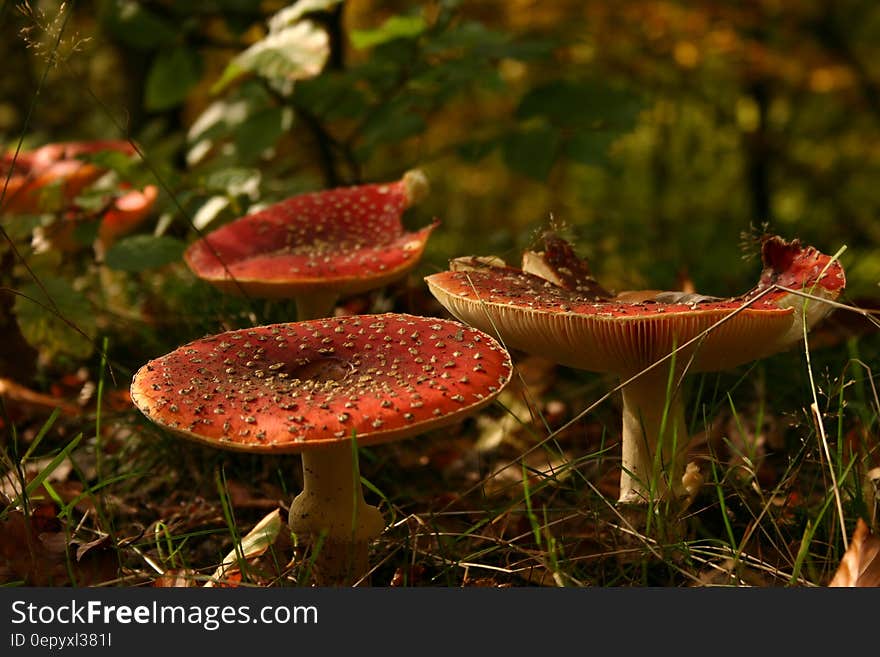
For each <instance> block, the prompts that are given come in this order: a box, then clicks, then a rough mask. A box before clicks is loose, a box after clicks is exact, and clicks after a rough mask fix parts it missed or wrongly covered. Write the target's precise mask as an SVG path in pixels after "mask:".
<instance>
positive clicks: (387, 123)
mask: <svg viewBox="0 0 880 657" xmlns="http://www.w3.org/2000/svg"><path fill="white" fill-rule="evenodd" d="M425 127H426V125H425V120H424V119H423V118H422V117H421V116H419V115H418V114H415V113H413V111H412V109H411V107H410V103H409V101H401V102H392V103H388V104H387V105H385V106H383V107H382V108H380V109H379V111H377V112H376V113H375V114H374V115H373V116H372V117H371V118H370V120H369V121H368V122H367V124H366V125H365V126H364V128H363V131H362V132H361V139H362V142H363V144H362V145H363V147H364V148H367V149H370V148H373V147H374V146H378V145H380V144H392V143H397V142H400V141H403V140H404V139H407V138H408V137H412V136H413V135H417V134H419V133H421V132H424V130H425Z"/></svg>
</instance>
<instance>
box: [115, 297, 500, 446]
mask: <svg viewBox="0 0 880 657" xmlns="http://www.w3.org/2000/svg"><path fill="white" fill-rule="evenodd" d="M511 372H512V368H511V363H510V357H509V355H508V353H507V351H506V350H505V349H504V348H502V347H501V345H499V344H498V343H497V342H496V341H495V340H494V339H493V338H491V337H490V336H488V335H486V334H485V333H483V332H481V331H479V330H477V329H474V328H472V327H469V326H465V325H462V324H460V323H459V322H457V321H453V320H447V319H438V318H434V317H417V316H413V315H406V314H399V313H387V314H380V315H352V316H347V317H334V318H327V319H316V320H309V321H304V322H293V323H285V324H273V325H268V326H260V327H256V328H251V329H241V330H236V331H229V332H226V333H221V334H219V335H214V336H210V337H206V338H203V339H200V340H196V341H194V342H191V343H189V344H186V345H184V346H182V347H179V348H177V349H175V350H174V351H172V352H170V353H169V354H166V355H164V356H161V357H159V358H156V359H154V360H151V361H149V362H148V363H147V364H145V365H144V366H143V367H141V369H140V370H138V372H137V373H136V374H135V376H134V379H133V381H132V384H131V398H132V401H133V402H134V404H135V405H136V406H137V407H138V408H139V409H140V410H141V412H142V413H144V415H146V416H147V417H148V418H149V419H150V420H152V421H153V422H155V423H157V424H159V425H161V426H163V427H165V428H166V429H169V430H171V431H173V432H175V433H177V434H179V435H181V436H183V437H185V438H189V439H192V440H195V441H198V442H201V443H206V444H209V445H211V446H213V447H220V448H223V449H229V450H238V451H246V452H264V453H290V452H300V451H302V450H304V449H308V448H310V447H311V446H317V445H321V444H327V443H334V442H338V441H341V440H348V439H350V438H351V437H352V436H353V435H354V436H356V438H357V441H358V443H359V444H361V445H370V444H375V443H380V442H385V441H390V440H396V439H400V438H406V437H409V436H412V435H415V434H418V433H422V432H425V431H428V430H430V429H433V428H436V427H439V426H443V425H446V424H449V423H451V422H454V421H456V420H458V419H461V418H463V417H465V416H467V415H469V414H470V413H473V412H475V411H477V410H479V409H481V408H482V407H484V406H486V405H487V404H489V403H490V402H491V401H492V399H493V398H494V397H495V396H496V395H497V394H498V393H499V392H500V391H501V390H502V388H504V386H506V385H507V383H508V382H509V381H510V377H511Z"/></svg>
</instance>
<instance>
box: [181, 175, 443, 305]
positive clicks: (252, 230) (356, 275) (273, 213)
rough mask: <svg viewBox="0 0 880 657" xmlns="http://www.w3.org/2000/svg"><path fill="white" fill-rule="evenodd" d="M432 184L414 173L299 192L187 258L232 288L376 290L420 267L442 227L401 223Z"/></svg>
mask: <svg viewBox="0 0 880 657" xmlns="http://www.w3.org/2000/svg"><path fill="white" fill-rule="evenodd" d="M425 184H426V181H425V179H424V175H423V174H421V173H420V172H410V173H409V174H407V175H406V176H404V177H403V179H401V180H399V181H397V182H392V183H383V184H376V183H374V184H368V185H359V186H353V187H343V188H336V189H330V190H325V191H321V192H312V193H307V194H300V195H297V196H293V197H291V198H289V199H286V200H284V201H281V202H279V203H276V204H274V205H272V206H270V207H268V208H266V209H264V210H261V211H259V212H255V213H254V214H251V215H247V216H244V217H241V218H239V219H237V220H235V221H233V222H231V223H229V224H226V225H225V226H222V227H221V228H219V229H217V230H215V231H213V232H211V233H209V234H208V235H206V236H205V237H204V238H202V239H200V240H198V241H196V242H194V243H193V244H191V245H190V247H189V248H188V249H187V250H186V253H185V256H184V257H185V259H186V262H187V264H188V265H189V267H190V269H192V271H193V272H194V273H195V274H196V275H197V276H199V277H200V278H203V279H205V280H207V281H208V282H209V283H211V284H213V285H215V286H216V287H218V288H220V289H222V290H223V291H225V292H230V293H240V292H241V291H244V292H245V293H247V294H252V295H254V296H257V297H266V298H289V297H292V296H295V295H296V294H297V293H312V292H319V291H322V290H328V291H330V290H333V291H336V292H337V293H338V294H354V293H358V292H364V291H367V290H370V289H374V288H376V287H380V286H382V285H385V284H387V283H389V282H391V281H393V280H396V279H397V278H400V277H401V276H403V275H404V274H405V273H406V272H408V271H409V270H410V269H411V268H412V267H414V266H415V265H416V263H417V262H418V261H419V258H420V257H421V255H422V252H423V251H424V248H425V244H426V243H427V240H428V237H429V236H430V234H431V231H433V230H434V228H435V227H436V226H437V222H436V221H435V222H434V223H432V224H431V225H429V226H426V227H425V228H422V229H421V230H418V231H415V232H405V231H404V229H403V225H402V223H401V215H402V214H403V211H404V210H405V209H406V208H408V207H409V206H410V205H412V204H413V203H414V202H416V201H417V200H418V197H419V196H420V195H421V194H422V193H423V191H424V190H423V186H424V185H425Z"/></svg>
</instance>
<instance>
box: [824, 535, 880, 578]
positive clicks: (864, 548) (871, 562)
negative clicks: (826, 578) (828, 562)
mask: <svg viewBox="0 0 880 657" xmlns="http://www.w3.org/2000/svg"><path fill="white" fill-rule="evenodd" d="M828 586H833V587H853V586H859V587H861V586H880V536H876V535H874V534H872V533H871V530H870V529H868V525H867V523H866V522H865V521H864V520H862V519H861V518H859V521H858V523H857V524H856V530H855V531H854V532H853V537H852V542H851V543H850V544H849V549H848V550H847V551H846V554H844V555H843V559H841V560H840V566H838V568H837V572H836V573H834V577H833V578H832V579H831V581H830V582H829V583H828Z"/></svg>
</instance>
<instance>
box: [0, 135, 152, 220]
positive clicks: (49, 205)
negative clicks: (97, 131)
mask: <svg viewBox="0 0 880 657" xmlns="http://www.w3.org/2000/svg"><path fill="white" fill-rule="evenodd" d="M105 150H114V151H119V152H121V153H125V154H127V155H131V154H133V153H134V152H135V151H134V148H133V147H132V145H131V144H129V143H128V142H126V141H112V140H111V141H107V140H98V141H76V142H58V143H52V144H46V145H44V146H41V147H40V148H37V149H36V150H33V151H23V152H21V153H19V154H18V156H17V157H15V156H14V155H13V154H11V153H6V154H4V155H3V156H2V157H0V176H2V177H3V179H4V180H5V179H7V178H8V183H3V184H5V185H6V193H5V195H4V197H3V199H2V201H0V211H3V212H8V213H10V214H37V213H39V212H46V211H52V210H59V209H62V207H63V206H64V205H65V204H67V203H70V201H72V200H73V199H74V198H75V197H76V196H77V194H79V193H80V192H81V191H82V190H83V189H84V188H86V187H87V186H88V185H90V184H91V183H93V182H95V181H96V180H97V179H98V178H100V177H101V176H102V175H103V174H104V173H105V170H104V169H103V168H101V167H99V166H97V165H95V164H92V163H90V162H85V161H83V160H80V159H78V157H79V156H80V155H89V154H94V153H98V152H101V151H105ZM52 185H59V186H60V188H59V191H58V195H57V196H55V195H52V194H48V193H47V190H48V189H49V188H50V187H51V186H52Z"/></svg>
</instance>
